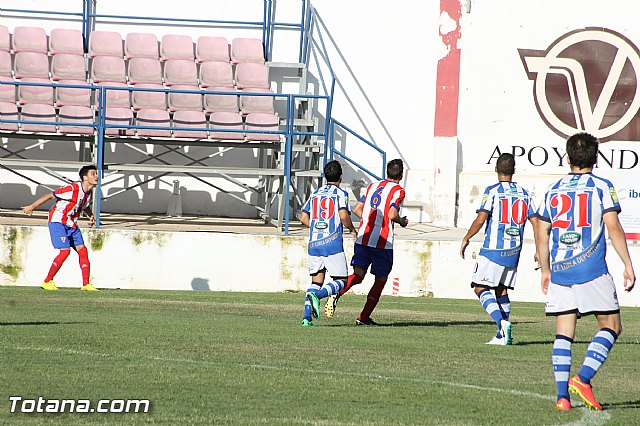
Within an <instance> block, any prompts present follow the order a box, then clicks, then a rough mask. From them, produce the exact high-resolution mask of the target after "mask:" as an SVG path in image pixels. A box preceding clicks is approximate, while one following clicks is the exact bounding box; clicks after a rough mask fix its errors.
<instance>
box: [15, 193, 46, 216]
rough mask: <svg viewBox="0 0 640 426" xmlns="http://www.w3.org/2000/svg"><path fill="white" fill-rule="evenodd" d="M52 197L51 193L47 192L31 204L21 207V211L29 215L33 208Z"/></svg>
mask: <svg viewBox="0 0 640 426" xmlns="http://www.w3.org/2000/svg"><path fill="white" fill-rule="evenodd" d="M52 198H53V193H51V192H49V193H47V194H44V195H43V196H42V197H40V198H38V199H37V200H36V201H34V202H33V203H32V204H29V205H28V206H24V207H22V211H23V212H24V213H26V214H27V215H29V216H31V214H32V213H33V211H34V210H35V209H37V208H38V207H40V206H41V205H43V204H44V203H46V202H47V201H49V200H50V199H52Z"/></svg>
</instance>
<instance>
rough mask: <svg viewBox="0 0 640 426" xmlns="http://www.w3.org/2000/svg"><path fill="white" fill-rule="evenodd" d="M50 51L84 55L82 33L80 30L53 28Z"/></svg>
mask: <svg viewBox="0 0 640 426" xmlns="http://www.w3.org/2000/svg"><path fill="white" fill-rule="evenodd" d="M49 53H50V54H52V55H57V54H59V53H69V54H73V55H80V56H83V55H84V47H83V40H82V33H81V32H80V31H78V30H66V29H60V28H55V29H53V30H51V35H50V36H49Z"/></svg>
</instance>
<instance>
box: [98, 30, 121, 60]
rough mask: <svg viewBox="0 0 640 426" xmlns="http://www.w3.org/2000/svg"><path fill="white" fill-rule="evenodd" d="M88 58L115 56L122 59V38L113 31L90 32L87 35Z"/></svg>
mask: <svg viewBox="0 0 640 426" xmlns="http://www.w3.org/2000/svg"><path fill="white" fill-rule="evenodd" d="M89 56H90V57H92V58H94V57H96V56H117V57H119V58H122V57H123V56H124V55H123V52H122V36H121V35H120V33H117V32H114V31H92V32H91V34H90V35H89Z"/></svg>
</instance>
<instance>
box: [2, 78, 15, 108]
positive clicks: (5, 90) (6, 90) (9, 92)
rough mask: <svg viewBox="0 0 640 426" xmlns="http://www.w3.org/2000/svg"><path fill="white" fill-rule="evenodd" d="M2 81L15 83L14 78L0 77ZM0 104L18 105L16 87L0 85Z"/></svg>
mask: <svg viewBox="0 0 640 426" xmlns="http://www.w3.org/2000/svg"><path fill="white" fill-rule="evenodd" d="M0 81H6V82H13V78H11V77H7V76H4V75H0ZM0 102H12V103H16V86H13V85H10V84H0Z"/></svg>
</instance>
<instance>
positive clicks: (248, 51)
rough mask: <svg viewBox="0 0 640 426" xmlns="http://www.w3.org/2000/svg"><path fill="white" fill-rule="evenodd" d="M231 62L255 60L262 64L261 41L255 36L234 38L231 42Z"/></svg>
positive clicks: (262, 51)
mask: <svg viewBox="0 0 640 426" xmlns="http://www.w3.org/2000/svg"><path fill="white" fill-rule="evenodd" d="M231 62H233V63H234V64H238V63H241V62H256V63H259V64H264V49H263V48H262V41H261V40H259V39H257V38H235V39H233V41H232V42H231Z"/></svg>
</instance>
